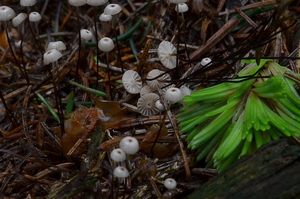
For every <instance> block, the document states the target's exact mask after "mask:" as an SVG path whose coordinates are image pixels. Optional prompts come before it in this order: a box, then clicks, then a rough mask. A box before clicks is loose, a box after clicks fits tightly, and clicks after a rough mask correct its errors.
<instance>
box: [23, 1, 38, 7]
mask: <svg viewBox="0 0 300 199" xmlns="http://www.w3.org/2000/svg"><path fill="white" fill-rule="evenodd" d="M35 4H36V0H20V5H21V6H23V7H30V6H34V5H35Z"/></svg>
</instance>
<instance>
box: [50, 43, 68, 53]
mask: <svg viewBox="0 0 300 199" xmlns="http://www.w3.org/2000/svg"><path fill="white" fill-rule="evenodd" d="M52 49H56V50H58V51H63V50H66V49H67V47H66V45H65V43H64V42H62V41H52V42H49V44H48V47H47V51H49V50H52Z"/></svg>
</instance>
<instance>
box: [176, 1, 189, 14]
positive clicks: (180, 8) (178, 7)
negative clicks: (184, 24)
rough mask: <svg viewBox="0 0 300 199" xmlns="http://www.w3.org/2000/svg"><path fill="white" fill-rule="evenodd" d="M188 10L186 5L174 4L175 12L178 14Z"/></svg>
mask: <svg viewBox="0 0 300 199" xmlns="http://www.w3.org/2000/svg"><path fill="white" fill-rule="evenodd" d="M188 10H189V6H188V5H187V4H186V3H178V4H176V7H175V11H176V12H178V13H184V12H187V11H188Z"/></svg>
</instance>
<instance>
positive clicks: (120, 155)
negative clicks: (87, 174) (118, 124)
mask: <svg viewBox="0 0 300 199" xmlns="http://www.w3.org/2000/svg"><path fill="white" fill-rule="evenodd" d="M110 158H111V159H112V160H113V161H115V162H122V161H124V160H126V154H125V152H124V151H123V150H122V149H120V148H117V149H114V150H112V151H111V153H110Z"/></svg>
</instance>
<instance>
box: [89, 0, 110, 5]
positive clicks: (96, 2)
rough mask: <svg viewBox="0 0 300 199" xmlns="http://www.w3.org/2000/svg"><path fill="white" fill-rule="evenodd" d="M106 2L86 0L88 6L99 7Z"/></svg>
mask: <svg viewBox="0 0 300 199" xmlns="http://www.w3.org/2000/svg"><path fill="white" fill-rule="evenodd" d="M107 2H108V0H87V1H86V3H87V4H88V5H90V6H101V5H104V4H106V3H107Z"/></svg>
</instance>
